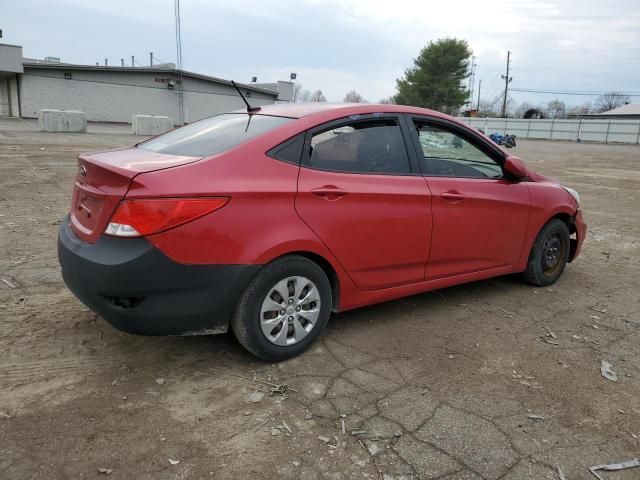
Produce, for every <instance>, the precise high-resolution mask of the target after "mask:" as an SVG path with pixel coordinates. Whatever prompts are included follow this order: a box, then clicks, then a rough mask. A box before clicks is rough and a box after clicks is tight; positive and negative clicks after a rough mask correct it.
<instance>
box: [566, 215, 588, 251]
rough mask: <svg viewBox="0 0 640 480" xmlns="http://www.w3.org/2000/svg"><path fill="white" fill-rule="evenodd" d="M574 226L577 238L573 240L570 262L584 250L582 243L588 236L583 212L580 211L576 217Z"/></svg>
mask: <svg viewBox="0 0 640 480" xmlns="http://www.w3.org/2000/svg"><path fill="white" fill-rule="evenodd" d="M573 225H574V227H575V233H576V238H575V239H573V238H572V239H571V251H570V254H569V261H570V262H572V261H573V260H574V259H575V258H576V257H577V256H578V255H580V251H581V250H582V243H583V242H584V238H585V237H586V236H587V224H586V223H585V221H584V218H583V216H582V210H580V209H578V212H577V213H576V216H575V217H574V219H573Z"/></svg>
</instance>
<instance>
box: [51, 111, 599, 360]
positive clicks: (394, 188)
mask: <svg viewBox="0 0 640 480" xmlns="http://www.w3.org/2000/svg"><path fill="white" fill-rule="evenodd" d="M585 234H586V225H585V223H584V221H583V218H582V213H581V210H580V206H579V197H578V194H577V193H576V192H575V191H574V190H572V189H570V188H567V187H563V186H561V185H560V184H559V183H558V182H556V181H554V180H552V179H549V178H547V177H544V176H542V175H539V174H537V173H535V172H534V171H532V170H531V169H530V168H528V167H527V166H526V165H525V164H524V163H523V162H522V161H521V160H520V159H518V158H516V157H513V156H510V155H509V154H508V153H507V152H506V151H504V150H502V149H501V148H500V147H498V146H497V145H495V144H494V143H493V142H491V141H490V140H489V139H488V138H487V137H485V136H484V135H482V134H481V133H479V132H478V131H476V130H474V129H472V128H470V127H468V126H467V125H465V124H463V123H462V122H460V121H458V120H456V119H455V118H452V117H449V116H447V115H444V114H441V113H438V112H434V111H430V110H425V109H421V108H414V107H404V106H396V105H348V104H342V105H329V104H320V103H319V104H312V105H295V104H293V105H271V106H265V107H262V108H261V109H257V110H256V109H252V110H251V111H249V112H234V113H228V114H224V115H217V116H214V117H211V118H207V119H205V120H201V121H199V122H196V123H193V124H191V125H188V126H185V127H182V128H179V129H176V130H173V131H171V132H168V133H166V134H164V135H160V136H158V137H155V138H152V139H150V140H147V141H144V142H142V143H139V144H137V145H135V146H134V147H132V148H123V149H117V150H111V151H107V152H98V153H93V154H87V155H80V157H79V159H78V172H77V175H76V178H75V187H74V191H73V200H72V206H71V212H70V214H69V216H68V217H67V218H66V219H65V220H64V221H63V222H62V226H61V228H60V232H59V238H58V254H59V259H60V264H61V266H62V274H63V277H64V280H65V282H66V283H67V285H68V287H69V288H70V289H71V290H72V291H73V292H74V293H75V295H76V296H77V297H78V298H79V299H80V300H82V301H83V302H84V303H85V304H86V305H87V306H89V307H90V308H91V309H93V310H94V311H96V312H97V313H99V314H100V315H101V316H102V317H103V318H105V319H106V320H107V321H108V322H110V323H111V324H112V325H114V326H115V327H116V328H118V329H121V330H124V331H127V332H131V333H137V334H148V335H199V334H211V333H221V332H226V331H227V329H228V328H229V326H230V327H231V329H232V330H233V332H234V334H235V335H236V337H237V338H238V340H239V341H240V343H241V344H242V345H243V346H244V347H246V348H247V349H248V350H249V351H250V352H252V353H254V354H255V355H257V356H259V357H261V358H263V359H267V360H279V359H283V358H287V357H291V356H294V355H297V354H299V353H301V352H302V351H304V350H305V349H306V348H307V347H308V346H309V345H310V344H311V343H312V342H313V341H314V339H315V338H317V337H318V335H320V333H321V332H322V329H323V328H324V327H325V325H326V323H327V321H328V319H329V315H330V313H331V312H332V311H333V312H338V311H344V310H349V309H352V308H356V307H360V306H363V305H370V304H372V303H376V302H382V301H386V300H391V299H394V298H399V297H404V296H407V295H412V294H416V293H419V292H425V291H428V290H433V289H437V288H442V287H447V286H451V285H456V284H460V283H464V282H471V281H474V280H480V279H485V278H489V277H494V276H497V275H504V274H511V273H515V272H522V273H523V274H524V279H525V280H526V281H528V282H529V283H532V284H534V285H550V284H552V283H553V282H555V281H556V280H557V279H558V277H559V276H560V275H561V274H562V272H563V270H564V268H565V265H566V264H567V262H571V261H572V260H573V259H574V258H575V257H576V256H577V255H578V253H579V252H580V247H581V245H582V242H583V240H584V237H585Z"/></svg>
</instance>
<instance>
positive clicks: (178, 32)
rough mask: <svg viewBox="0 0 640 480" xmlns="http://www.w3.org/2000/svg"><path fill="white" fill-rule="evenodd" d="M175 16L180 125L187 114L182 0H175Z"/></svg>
mask: <svg viewBox="0 0 640 480" xmlns="http://www.w3.org/2000/svg"><path fill="white" fill-rule="evenodd" d="M173 8H174V16H175V21H176V25H175V26H176V64H177V67H178V112H179V113H180V126H182V125H184V123H185V121H186V118H185V117H186V115H185V110H184V91H183V88H182V81H183V76H182V30H181V24H180V0H174V3H173Z"/></svg>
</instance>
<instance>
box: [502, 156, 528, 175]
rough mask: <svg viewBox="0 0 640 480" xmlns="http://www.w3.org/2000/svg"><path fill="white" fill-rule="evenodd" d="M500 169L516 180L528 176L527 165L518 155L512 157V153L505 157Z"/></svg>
mask: <svg viewBox="0 0 640 480" xmlns="http://www.w3.org/2000/svg"><path fill="white" fill-rule="evenodd" d="M502 169H503V170H504V171H505V172H506V173H507V174H509V175H510V176H512V177H514V178H517V179H518V180H520V179H521V178H524V177H526V176H528V172H527V166H526V165H525V164H524V162H523V161H522V160H520V159H519V158H518V157H514V156H512V155H510V156H508V157H507V158H505V160H504V165H502Z"/></svg>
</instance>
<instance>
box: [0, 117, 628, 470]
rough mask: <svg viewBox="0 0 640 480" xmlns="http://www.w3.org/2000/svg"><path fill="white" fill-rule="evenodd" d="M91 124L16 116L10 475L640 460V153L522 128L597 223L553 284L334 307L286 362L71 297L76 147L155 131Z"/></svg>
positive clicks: (9, 138) (2, 183) (8, 366)
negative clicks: (73, 127)
mask: <svg viewBox="0 0 640 480" xmlns="http://www.w3.org/2000/svg"><path fill="white" fill-rule="evenodd" d="M89 132H90V133H88V134H84V135H82V134H45V133H40V132H35V131H33V126H32V124H29V123H26V124H25V122H21V121H9V120H6V119H5V120H2V121H0V248H1V250H0V251H1V252H2V254H1V255H0V279H3V280H6V281H7V282H9V284H11V286H14V287H16V288H11V287H10V286H9V284H7V283H5V282H4V281H3V282H0V478H7V479H23V478H25V479H26V478H29V479H66V478H73V479H78V478H96V477H103V476H107V475H109V478H114V479H132V478H136V479H158V478H167V479H168V478H176V479H177V478H189V479H191V478H220V479H244V478H251V479H262V478H265V479H266V478H280V479H289V478H292V479H294V478H295V479H297V478H302V479H316V478H317V479H320V478H327V479H343V478H344V479H347V478H358V479H362V478H369V479H382V478H384V479H400V478H405V479H417V478H425V479H431V478H442V479H450V480H453V479H498V478H504V479H557V478H559V476H558V473H557V467H558V466H560V467H561V469H562V471H563V472H564V474H565V476H566V478H567V479H568V480H575V479H583V478H584V479H589V478H595V477H592V476H591V474H590V473H589V472H588V470H587V467H588V466H591V465H596V464H602V463H613V462H621V461H624V460H629V459H631V458H635V457H636V456H638V451H639V447H640V443H639V441H640V440H639V439H638V437H640V388H639V387H640V356H639V355H638V353H639V351H640V342H639V340H640V331H639V330H638V326H639V324H640V313H639V312H640V305H639V303H640V302H639V297H640V294H639V292H640V279H639V277H638V271H639V263H640V240H639V239H640V236H639V232H640V210H639V209H638V205H640V203H639V202H640V193H639V191H640V148H639V147H634V146H613V145H589V144H570V143H561V142H554V143H551V142H541V141H540V142H533V141H530V142H525V141H521V142H519V144H518V147H517V148H516V149H515V153H516V154H518V155H520V156H522V157H523V158H524V159H525V160H526V161H527V162H528V163H529V164H531V165H532V166H533V167H534V168H535V169H537V170H538V171H540V172H541V173H544V174H548V175H551V176H554V177H557V178H559V179H561V180H562V181H563V182H565V183H566V184H567V185H569V186H572V187H574V188H576V189H577V190H578V191H579V192H580V193H581V195H582V202H583V208H584V210H585V212H586V220H587V222H588V224H589V229H590V231H589V236H588V238H587V241H586V243H585V245H584V249H583V253H582V256H581V257H580V258H578V259H577V260H576V262H574V264H572V265H570V266H569V267H568V268H567V270H566V271H565V274H564V275H563V276H562V278H561V279H560V280H559V281H558V283H557V284H556V285H554V286H552V287H551V288H533V287H531V286H527V285H524V284H523V283H522V282H521V281H520V279H519V278H518V277H515V276H513V277H503V278H497V279H492V280H488V281H483V282H476V283H471V284H467V285H463V286H458V287H454V288H449V289H446V290H441V291H437V292H431V293H427V294H423V295H417V296H413V297H410V298H406V299H403V300H398V301H394V302H389V303H385V304H381V305H377V306H373V307H369V308H363V309H360V310H356V311H352V312H346V313H343V314H339V315H334V316H333V317H332V318H331V320H330V322H329V326H328V328H327V330H326V332H325V333H324V335H323V336H322V337H321V339H320V340H319V341H318V342H317V343H316V344H315V345H314V346H313V347H312V348H311V349H310V350H309V351H308V352H307V353H305V354H304V355H302V356H300V357H298V358H295V359H292V360H289V361H285V362H281V363H277V364H269V363H264V362H260V361H257V360H256V359H255V358H253V357H251V356H250V355H249V354H247V353H246V352H245V351H244V350H243V349H242V348H241V347H240V346H239V345H238V344H237V343H236V341H235V340H234V339H233V337H232V336H231V335H219V336H213V337H167V338H162V337H136V336H130V335H127V334H123V333H120V332H117V331H115V330H114V329H113V328H111V327H110V326H109V325H107V324H106V323H105V322H104V321H103V320H102V319H101V318H99V317H97V316H96V315H95V314H93V313H92V312H90V311H89V310H88V309H87V308H85V307H84V306H83V305H82V304H81V303H80V302H79V301H78V300H76V299H75V298H74V297H73V296H72V295H71V294H70V293H69V292H68V291H67V290H66V288H65V286H64V285H63V282H62V280H61V277H60V273H59V268H58V263H57V258H56V232H57V228H58V225H57V224H58V222H59V219H60V218H61V217H62V216H63V215H64V214H65V213H66V211H67V209H68V206H69V203H70V194H71V186H72V176H73V174H74V171H75V157H76V155H77V154H78V153H80V152H83V151H90V150H99V149H104V148H108V147H111V146H118V145H125V144H131V143H133V142H134V141H135V140H136V139H135V137H133V136H131V135H129V134H128V133H127V129H125V128H121V127H118V126H113V125H110V126H106V127H104V128H99V127H98V126H90V128H89ZM92 132H93V133H92ZM547 329H548V330H547ZM548 331H551V332H553V335H554V336H555V337H557V338H555V337H553V338H552V337H551V336H549V334H548V333H547V332H548ZM542 338H544V339H546V340H551V341H552V342H554V343H556V344H557V345H556V344H551V343H547V342H545V341H543V340H542ZM602 360H605V361H608V362H610V363H611V364H612V365H613V369H614V370H615V371H616V372H617V374H618V381H617V382H616V383H614V382H612V381H609V380H606V379H605V378H603V377H602V376H601V374H600V365H601V361H602ZM265 382H267V383H265ZM269 384H273V385H282V384H286V385H288V387H289V391H288V392H286V393H285V394H280V393H277V392H276V393H275V394H271V392H270V390H271V386H270V385H269ZM259 391H262V392H264V394H261V393H262V392H259ZM256 392H259V393H256ZM530 416H534V417H535V416H541V417H543V419H540V418H538V419H536V418H531V417H530ZM343 423H344V427H343ZM177 462H179V463H177ZM99 469H107V470H105V471H103V472H105V473H100V472H99ZM106 472H110V473H106ZM605 475H608V476H606V478H608V479H631V478H636V479H637V478H639V477H640V468H637V469H630V470H626V471H623V472H612V473H607V474H604V475H603V476H605Z"/></svg>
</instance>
